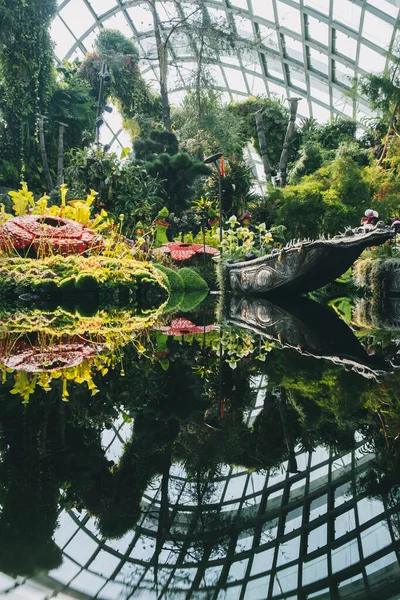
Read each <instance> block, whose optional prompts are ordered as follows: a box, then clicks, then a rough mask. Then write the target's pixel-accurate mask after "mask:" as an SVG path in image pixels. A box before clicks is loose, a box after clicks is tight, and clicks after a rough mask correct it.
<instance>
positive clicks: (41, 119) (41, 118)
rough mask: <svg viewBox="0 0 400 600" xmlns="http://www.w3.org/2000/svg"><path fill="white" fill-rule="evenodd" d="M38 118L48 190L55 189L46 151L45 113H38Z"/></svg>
mask: <svg viewBox="0 0 400 600" xmlns="http://www.w3.org/2000/svg"><path fill="white" fill-rule="evenodd" d="M38 118H39V121H38V125H39V144H40V153H41V155H42V164H43V173H44V176H45V177H46V184H47V188H48V191H49V192H50V191H51V190H52V189H53V179H52V177H51V173H50V169H49V163H48V160H47V152H46V144H45V140H44V120H45V119H46V117H44V116H43V115H38Z"/></svg>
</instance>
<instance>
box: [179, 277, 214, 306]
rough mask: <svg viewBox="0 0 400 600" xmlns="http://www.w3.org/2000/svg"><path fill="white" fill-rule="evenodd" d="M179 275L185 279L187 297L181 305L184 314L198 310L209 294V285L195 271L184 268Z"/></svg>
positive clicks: (185, 296)
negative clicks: (197, 307)
mask: <svg viewBox="0 0 400 600" xmlns="http://www.w3.org/2000/svg"><path fill="white" fill-rule="evenodd" d="M179 275H180V276H181V278H182V279H183V283H184V286H185V295H184V297H183V299H182V301H181V303H180V305H179V307H180V309H181V310H182V311H183V312H189V311H191V310H193V309H194V308H196V306H198V305H199V304H200V303H201V302H202V301H203V300H204V298H206V296H207V294H208V285H207V283H206V282H205V281H204V279H203V278H202V277H201V276H200V275H199V274H198V273H196V271H193V269H189V268H187V267H184V268H183V269H180V270H179Z"/></svg>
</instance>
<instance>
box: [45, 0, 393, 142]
mask: <svg viewBox="0 0 400 600" xmlns="http://www.w3.org/2000/svg"><path fill="white" fill-rule="evenodd" d="M58 4H59V8H58V15H57V16H56V18H55V19H54V22H53V25H52V35H53V39H54V41H55V44H56V47H55V52H56V56H57V58H58V59H59V60H61V59H63V58H67V59H71V60H73V59H74V58H76V57H80V58H83V57H84V55H85V54H86V52H88V51H91V50H92V48H93V42H94V40H95V38H96V35H97V33H98V31H99V29H100V28H102V27H106V28H110V29H118V30H120V31H121V32H122V33H124V34H125V35H126V36H128V37H133V38H134V39H135V41H136V44H137V47H138V49H139V53H140V56H141V58H142V60H141V68H142V74H143V76H144V77H145V78H146V80H147V81H148V82H149V83H150V84H151V85H152V88H153V89H154V90H156V89H157V85H158V83H157V82H158V73H157V67H156V65H157V61H156V60H155V58H156V45H155V38H154V31H153V19H152V15H151V13H150V10H149V7H148V2H147V1H143V0H142V1H138V0H58ZM155 5H156V9H157V12H158V15H159V19H160V23H161V28H162V31H163V33H164V35H165V36H168V35H169V33H170V32H171V28H172V29H173V30H174V31H173V33H172V34H171V36H170V38H169V59H170V69H169V88H170V101H171V102H172V103H173V104H177V103H179V100H180V99H181V98H182V96H183V95H184V90H185V88H186V87H187V85H188V84H187V82H188V78H189V74H190V72H191V70H192V69H193V67H194V65H195V63H196V55H197V51H198V50H197V48H196V43H195V42H194V40H193V39H192V38H191V36H190V32H189V29H190V20H191V18H192V16H193V14H195V13H196V8H197V6H202V7H205V9H206V10H207V11H208V13H209V15H210V18H211V19H214V20H215V19H218V20H219V21H220V20H225V21H226V26H227V27H229V28H230V29H231V31H232V32H233V33H234V35H235V37H236V38H237V42H236V51H235V52H234V53H233V54H231V55H230V56H223V55H220V56H215V59H214V60H213V61H212V64H211V65H210V69H211V73H212V76H213V79H214V83H215V86H216V87H217V88H218V89H220V90H221V91H222V93H223V95H224V97H226V99H227V100H229V99H234V100H240V99H244V98H245V97H247V96H248V95H249V94H252V95H258V94H264V95H268V96H270V95H274V96H277V97H279V98H288V97H289V98H290V97H294V96H295V97H300V98H302V102H300V103H299V111H298V114H299V116H300V117H310V116H311V117H314V118H316V119H317V120H318V121H320V122H321V121H322V122H323V121H327V120H329V118H330V117H332V116H335V115H343V116H347V117H355V118H357V119H358V120H359V121H360V123H362V122H363V119H365V118H366V117H368V116H371V112H370V110H369V108H368V104H367V102H366V101H365V100H364V99H362V98H361V99H358V100H357V101H356V100H354V99H351V98H350V97H349V94H348V92H349V90H350V87H351V83H352V80H353V78H354V77H357V76H360V75H365V74H366V73H371V72H382V71H383V70H384V68H385V67H386V66H387V64H388V61H389V60H390V59H389V58H388V50H389V51H390V50H391V49H392V48H393V45H394V43H395V40H396V37H397V33H398V28H399V23H398V16H399V7H400V2H399V0H368V1H366V0H201V2H193V1H189V0H172V1H165V2H164V1H160V0H156V2H155ZM107 125H108V128H109V135H108V136H106V137H108V139H104V136H103V143H110V142H113V141H115V140H116V139H117V138H118V141H119V142H120V144H121V145H126V144H125V142H127V143H128V145H129V139H128V138H127V136H126V139H124V138H125V136H124V132H121V128H120V120H119V119H118V115H114V117H112V118H111V119H108V123H107ZM121 134H122V139H121Z"/></svg>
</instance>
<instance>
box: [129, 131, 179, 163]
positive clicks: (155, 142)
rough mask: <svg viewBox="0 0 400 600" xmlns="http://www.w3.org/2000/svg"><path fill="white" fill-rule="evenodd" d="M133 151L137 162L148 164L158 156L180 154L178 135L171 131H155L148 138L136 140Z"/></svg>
mask: <svg viewBox="0 0 400 600" xmlns="http://www.w3.org/2000/svg"><path fill="white" fill-rule="evenodd" d="M133 149H134V151H135V158H136V160H137V161H143V162H147V161H150V160H153V159H154V158H156V157H157V155H158V154H170V155H171V156H173V155H174V154H178V152H179V145H178V140H177V139H176V135H175V134H173V133H171V132H170V131H161V130H160V131H159V130H153V131H151V132H150V135H149V137H148V138H142V139H138V140H135V141H134V143H133Z"/></svg>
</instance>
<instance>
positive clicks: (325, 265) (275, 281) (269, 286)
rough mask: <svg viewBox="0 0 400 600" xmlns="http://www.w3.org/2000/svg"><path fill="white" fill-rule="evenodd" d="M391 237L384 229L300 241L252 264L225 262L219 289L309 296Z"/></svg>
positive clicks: (390, 230)
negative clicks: (295, 293)
mask: <svg viewBox="0 0 400 600" xmlns="http://www.w3.org/2000/svg"><path fill="white" fill-rule="evenodd" d="M393 234H394V232H393V230H392V229H390V228H388V227H382V228H378V227H377V228H376V229H374V230H372V231H365V230H361V231H356V232H353V231H352V232H351V234H350V233H349V234H347V235H342V236H341V235H339V236H336V237H334V238H332V239H328V240H323V239H319V240H316V241H302V242H299V243H297V244H293V245H291V246H288V247H286V248H284V249H282V250H274V251H273V252H272V253H271V254H268V255H266V256H260V257H258V258H254V259H252V260H247V261H246V260H243V261H240V262H229V261H226V262H225V263H223V265H222V274H223V282H224V284H223V285H224V288H225V291H230V290H231V291H233V292H239V293H242V294H243V293H245V294H265V293H267V292H271V291H274V290H279V291H295V292H299V293H303V292H311V291H312V290H316V289H318V288H320V287H322V286H324V285H326V284H327V283H330V282H331V281H334V280H335V279H336V278H337V277H339V276H340V275H342V273H344V272H345V271H347V269H349V268H350V267H351V265H352V264H353V263H354V261H355V260H356V259H357V258H358V257H359V255H360V254H361V252H362V251H363V250H364V249H365V248H367V247H369V246H377V245H379V244H383V243H384V242H386V241H387V240H388V239H390V238H391V237H392V236H393Z"/></svg>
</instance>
